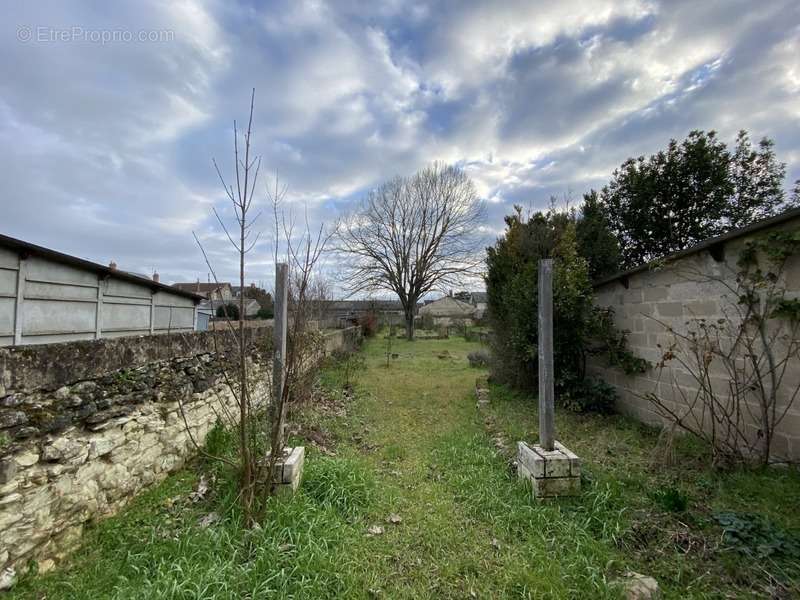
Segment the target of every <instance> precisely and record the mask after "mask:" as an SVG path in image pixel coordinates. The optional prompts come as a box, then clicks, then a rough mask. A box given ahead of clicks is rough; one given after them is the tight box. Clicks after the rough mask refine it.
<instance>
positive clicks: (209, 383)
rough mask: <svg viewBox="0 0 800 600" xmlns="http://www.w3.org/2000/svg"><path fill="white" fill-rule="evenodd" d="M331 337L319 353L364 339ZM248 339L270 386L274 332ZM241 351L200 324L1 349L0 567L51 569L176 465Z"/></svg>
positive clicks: (258, 372)
mask: <svg viewBox="0 0 800 600" xmlns="http://www.w3.org/2000/svg"><path fill="white" fill-rule="evenodd" d="M334 333H335V335H333V336H328V335H325V334H324V335H325V343H324V344H322V345H321V346H322V347H324V349H325V350H324V351H322V352H319V354H318V355H317V358H319V356H321V355H322V354H324V353H325V352H330V351H332V350H334V349H337V348H341V347H344V346H346V345H350V344H355V343H357V340H358V333H359V332H358V330H357V329H355V328H354V331H349V330H343V331H337V332H334ZM247 335H248V344H249V348H250V357H251V361H252V365H253V371H252V372H253V375H254V381H261V382H263V384H262V386H264V388H262V389H260V390H259V389H256V390H255V392H256V393H259V392H260V393H262V394H265V392H266V386H267V385H268V378H269V368H263V367H261V366H260V365H264V366H266V367H268V366H269V364H268V363H269V354H270V347H271V336H272V329H271V328H254V329H248V330H247ZM233 348H234V346H233V340H232V338H231V337H230V336H229V335H226V334H224V333H222V332H217V333H213V332H202V333H189V334H185V335H180V334H175V335H172V334H170V335H161V336H152V337H142V338H119V339H108V340H106V339H101V340H96V341H87V342H68V343H63V344H50V345H43V346H31V347H23V348H19V349H0V385H1V386H2V387H0V570H2V569H3V568H4V567H7V566H19V565H21V564H24V563H25V562H26V561H27V560H28V559H30V558H35V559H38V560H39V561H40V568H42V569H45V570H46V569H47V568H50V567H52V566H53V564H54V561H56V560H58V558H59V557H60V556H61V555H63V553H65V552H67V551H68V550H69V549H70V547H71V546H72V545H73V543H74V542H75V541H77V539H78V538H79V537H80V534H81V531H82V527H83V526H84V524H85V523H87V522H88V521H92V520H94V519H97V518H99V517H102V516H105V515H109V514H111V513H113V512H114V511H116V510H117V509H118V508H119V507H120V506H122V505H124V504H125V503H126V502H127V501H128V500H129V499H130V498H131V497H132V496H133V495H135V494H136V493H137V492H138V491H139V490H141V489H142V488H144V487H146V486H148V485H150V484H152V483H154V482H157V481H160V480H161V479H163V478H164V477H165V476H166V475H167V474H168V473H170V472H172V471H175V470H176V469H178V468H180V467H181V466H182V465H183V464H184V462H185V461H186V459H187V458H189V457H190V456H192V455H193V454H194V453H195V451H196V446H195V442H196V443H198V444H203V442H204V440H205V437H206V434H207V433H208V431H209V430H210V429H211V428H212V427H213V426H214V425H215V423H216V422H217V418H218V414H219V413H220V411H221V410H225V408H227V409H228V410H230V409H233V408H235V401H234V399H233V397H232V396H231V395H230V393H229V390H228V388H227V386H226V385H225V384H224V383H223V382H222V371H223V370H224V369H225V368H226V365H228V363H229V361H230V360H231V357H232V356H233V355H234V354H233V352H232V350H233ZM265 395H266V394H265ZM235 413H236V411H235V410H234V411H233V414H235ZM193 440H194V441H193Z"/></svg>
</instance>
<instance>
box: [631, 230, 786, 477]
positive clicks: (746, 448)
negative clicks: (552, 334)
mask: <svg viewBox="0 0 800 600" xmlns="http://www.w3.org/2000/svg"><path fill="white" fill-rule="evenodd" d="M798 250H800V231H794V232H785V231H780V232H773V233H770V234H768V235H766V236H763V237H760V238H758V239H755V240H751V241H748V242H747V243H746V245H745V248H744V249H743V251H742V253H741V254H740V256H739V259H738V262H737V267H738V271H737V272H735V273H734V274H733V275H734V276H733V277H724V276H721V277H709V276H708V275H706V274H704V273H692V274H691V276H692V277H694V278H695V280H701V281H712V282H715V283H716V284H719V285H722V286H723V287H724V288H725V289H726V290H727V293H726V294H725V297H729V298H733V300H732V301H730V302H729V303H728V304H727V305H726V306H724V307H723V316H722V317H720V318H718V319H715V320H713V319H712V320H709V319H704V318H693V319H691V320H689V322H688V323H687V331H686V332H685V333H682V332H677V331H675V330H674V329H672V328H670V327H669V326H668V325H667V324H664V323H662V325H663V326H664V327H665V328H666V329H667V330H668V331H669V333H670V335H671V342H670V343H669V344H668V345H667V347H666V348H663V356H662V358H661V360H660V361H659V362H658V363H657V364H656V368H657V369H658V371H659V377H660V378H661V377H663V376H664V373H666V372H669V373H670V374H671V381H670V383H671V389H672V390H673V391H674V394H675V396H676V397H677V399H678V402H675V403H673V402H672V401H671V400H670V399H667V398H663V397H662V396H661V395H659V394H656V393H652V394H647V395H646V396H645V397H646V398H647V399H648V400H649V401H650V402H651V403H652V404H653V405H654V407H655V408H656V411H657V412H658V413H659V414H660V415H662V416H664V417H666V418H667V419H668V420H670V421H671V422H672V423H673V424H674V425H677V426H678V427H679V428H681V429H683V430H685V431H688V432H690V433H692V434H694V435H696V436H697V437H700V438H702V439H703V440H705V441H706V442H708V444H709V446H710V447H711V449H712V461H713V462H714V464H716V465H719V464H723V463H729V462H740V461H751V460H753V459H754V458H757V460H758V461H759V462H760V463H761V464H764V465H766V464H768V463H770V462H772V460H773V442H774V439H775V433H776V430H777V428H778V426H779V425H780V424H781V422H782V421H783V419H784V417H785V416H786V414H787V412H788V411H789V410H790V409H791V407H792V405H793V404H794V402H795V400H796V398H797V396H798V393H800V384H799V383H797V380H796V378H794V379H793V378H791V377H788V378H787V374H789V373H791V371H792V369H797V368H799V367H800V362H798V361H800V338H799V337H798V331H799V328H800V300H797V299H796V298H789V297H788V296H787V294H786V288H785V277H784V269H785V266H786V262H787V260H788V259H789V258H790V257H792V256H795V255H796V254H797V253H798ZM668 367H669V369H668ZM676 372H678V373H681V372H682V373H683V374H685V375H686V376H687V377H688V378H689V380H690V381H691V383H692V385H691V386H690V385H687V384H686V383H685V382H679V381H677V380H676V377H677V376H676V375H675V373H676Z"/></svg>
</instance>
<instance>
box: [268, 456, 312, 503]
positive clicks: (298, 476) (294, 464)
mask: <svg viewBox="0 0 800 600" xmlns="http://www.w3.org/2000/svg"><path fill="white" fill-rule="evenodd" d="M305 459H306V449H305V448H304V447H303V446H295V447H294V448H284V450H283V457H282V458H280V459H278V460H277V461H276V462H275V472H274V473H275V480H276V481H278V482H279V484H278V489H277V490H276V492H277V493H278V494H281V495H283V494H289V495H291V494H294V493H295V492H296V491H297V488H299V487H300V481H301V480H302V478H303V465H304V464H305ZM267 460H269V459H267Z"/></svg>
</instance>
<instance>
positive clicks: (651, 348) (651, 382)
mask: <svg viewBox="0 0 800 600" xmlns="http://www.w3.org/2000/svg"><path fill="white" fill-rule="evenodd" d="M776 228H780V229H790V230H797V229H800V217H798V218H794V219H791V220H789V221H785V222H783V223H780V224H777V225H776V226H775V227H774V228H767V229H762V230H760V231H758V232H754V233H752V234H748V235H744V236H741V237H735V238H733V239H730V240H727V241H725V243H724V255H723V256H722V257H720V255H719V253H717V258H722V260H721V261H719V260H717V259H715V258H714V257H713V256H712V255H711V253H710V252H709V251H707V250H702V251H699V252H694V253H688V254H685V255H683V256H681V257H679V258H677V259H675V260H671V261H667V262H666V263H665V264H664V265H663V266H660V267H659V268H651V269H646V270H642V271H639V272H635V273H632V274H630V275H629V276H627V277H618V278H616V279H612V280H609V281H606V282H604V283H602V284H600V285H597V286H595V290H594V292H595V303H596V305H598V306H603V307H610V308H612V309H613V310H614V315H615V317H614V321H615V324H616V326H617V327H618V328H619V329H620V330H624V331H627V332H629V333H628V347H629V349H630V350H631V351H632V352H633V353H634V354H635V355H636V356H639V357H642V358H644V359H646V360H648V361H650V362H651V363H656V362H658V361H659V360H660V359H661V358H662V356H663V352H664V348H667V347H668V346H669V344H670V343H671V342H672V341H673V340H674V336H673V335H672V334H671V333H670V331H669V330H670V329H672V330H674V331H676V332H680V333H685V332H686V331H687V330H688V328H689V323H690V322H691V321H692V320H693V319H699V318H705V319H707V320H708V321H709V322H714V321H716V320H717V319H723V318H726V314H730V313H731V310H730V309H731V307H733V306H734V304H735V303H736V297H735V294H734V293H733V291H732V290H731V289H729V288H727V287H726V285H725V284H724V283H723V282H720V281H719V279H722V280H723V281H724V282H725V283H728V284H730V285H731V286H732V287H733V288H734V289H735V274H736V272H737V271H738V268H737V265H736V261H737V259H738V256H739V253H740V251H741V249H742V248H743V246H744V244H745V242H746V241H747V240H748V239H752V237H753V236H758V235H764V234H765V233H767V232H768V231H769V230H771V229H776ZM784 284H785V287H786V289H787V295H788V296H789V297H795V298H796V297H800V257H793V258H791V259H790V260H789V262H788V263H787V266H786V270H785V272H784ZM626 285H627V287H626ZM659 344H660V345H661V348H659ZM588 371H589V373H591V374H594V375H596V376H599V377H601V378H602V379H604V380H606V381H607V382H608V383H610V384H611V385H612V386H613V387H614V388H615V389H616V391H617V393H618V396H619V400H618V409H619V410H620V412H623V413H625V414H628V415H630V416H633V417H635V418H636V419H639V420H641V421H643V422H645V423H648V424H653V425H660V424H664V423H666V422H667V419H666V418H665V416H664V415H662V414H659V412H658V410H657V409H656V407H655V405H653V404H652V403H651V402H649V401H648V400H646V399H645V398H644V396H646V395H647V394H649V393H655V394H657V395H659V397H660V398H662V399H664V400H666V401H667V402H668V403H670V405H671V406H673V407H676V408H685V403H684V402H683V399H682V398H683V396H682V395H681V393H680V391H679V390H678V389H677V388H678V387H680V389H681V390H683V392H684V393H685V394H686V396H687V397H690V398H691V397H692V395H693V393H694V392H695V391H696V389H697V384H696V382H695V381H694V379H693V378H692V377H691V375H690V374H689V373H688V372H687V371H684V370H682V369H681V368H679V367H678V366H677V364H676V362H675V361H671V362H670V363H668V366H667V367H666V368H664V369H663V370H662V371H659V369H656V368H651V369H649V370H648V371H647V372H645V373H642V374H638V375H634V376H628V375H626V374H625V373H624V372H623V371H622V370H621V369H619V368H616V367H610V366H608V364H607V361H606V360H605V359H604V358H602V357H594V358H592V359H590V361H589V365H588ZM798 383H800V363H798V361H796V360H793V361H792V362H791V363H790V364H789V366H788V369H787V375H786V378H785V382H784V386H783V388H782V390H781V393H780V394H779V402H778V408H779V410H782V409H783V408H784V407H785V406H786V403H787V402H788V401H789V396H790V395H791V394H792V393H793V392H794V390H795V389H796V386H797V384H798ZM714 384H715V385H719V386H720V389H725V388H726V387H727V384H728V380H727V379H726V378H725V377H724V373H719V376H718V377H717V378H716V379H715V382H714ZM749 433H750V435H751V436H757V435H758V434H757V427H756V426H755V424H753V426H752V427H749ZM773 449H774V453H775V455H777V456H778V457H783V458H786V459H790V460H793V461H798V460H800V399H798V401H796V402H795V403H794V404H793V405H792V407H791V408H790V409H789V411H788V413H787V415H786V417H785V418H784V420H783V422H782V423H781V426H780V427H779V429H778V432H777V435H776V437H775V440H774V443H773Z"/></svg>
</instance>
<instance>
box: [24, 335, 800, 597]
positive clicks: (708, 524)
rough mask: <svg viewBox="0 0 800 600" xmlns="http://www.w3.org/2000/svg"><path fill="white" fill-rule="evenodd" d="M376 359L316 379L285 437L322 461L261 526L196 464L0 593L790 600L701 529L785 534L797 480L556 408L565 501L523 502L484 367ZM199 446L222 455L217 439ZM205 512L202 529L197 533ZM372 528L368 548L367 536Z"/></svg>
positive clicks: (443, 356) (272, 507)
mask: <svg viewBox="0 0 800 600" xmlns="http://www.w3.org/2000/svg"><path fill="white" fill-rule="evenodd" d="M385 343H386V342H385V340H384V339H383V338H382V337H380V336H379V337H378V338H376V339H373V340H370V341H368V342H367V344H366V346H365V349H364V351H363V354H364V358H365V367H364V369H363V370H362V371H360V372H359V373H357V375H356V378H355V379H356V394H355V398H354V399H352V400H345V399H343V396H342V395H340V394H339V393H338V392H337V389H340V388H341V385H342V378H341V373H339V372H338V371H337V369H336V368H335V366H330V367H328V368H326V369H325V370H323V372H322V373H321V381H322V383H323V385H324V386H327V387H328V388H330V392H329V397H332V398H333V399H334V400H336V403H335V404H336V406H343V407H344V409H345V410H346V412H342V411H341V410H338V409H336V410H331V409H330V407H329V408H328V409H325V408H324V407H309V408H306V409H304V410H302V411H300V412H299V413H298V414H297V415H295V416H296V420H297V421H298V423H299V425H300V431H299V434H298V435H299V436H300V437H302V436H303V435H305V434H306V433H307V432H311V431H313V432H314V433H315V435H316V437H315V438H313V439H315V440H317V441H319V440H324V444H323V445H324V447H325V454H323V453H322V452H319V451H316V450H315V449H314V448H312V447H311V445H310V443H307V447H308V450H309V455H308V458H307V462H306V471H305V476H304V481H303V485H302V488H301V491H300V492H299V493H298V494H297V495H296V496H295V497H294V498H293V499H271V500H270V501H269V503H268V504H267V507H266V514H265V517H264V518H263V519H262V522H261V527H260V528H256V529H253V530H249V531H245V530H242V528H241V527H240V526H239V518H238V515H237V511H236V510H235V509H231V508H230V506H231V505H232V504H233V505H234V506H235V490H234V488H233V486H232V485H231V483H230V482H231V480H232V477H231V474H230V473H226V472H225V471H224V470H223V469H219V468H211V467H210V466H209V465H203V464H198V465H196V466H195V467H193V468H191V469H187V470H185V471H183V472H181V473H179V474H177V475H175V476H172V477H170V478H169V479H168V480H167V481H165V482H164V483H162V484H161V485H160V486H158V487H156V488H155V489H153V490H151V491H149V492H147V493H145V494H142V495H141V496H139V497H138V498H136V499H135V500H134V501H133V502H132V504H131V505H130V506H129V507H128V508H127V509H125V510H124V511H122V512H121V513H120V514H119V515H118V516H116V517H113V518H111V519H108V520H105V521H103V522H101V523H99V524H97V525H95V526H93V527H91V528H89V531H88V532H87V534H86V536H85V538H84V544H83V547H82V548H81V550H80V551H78V552H75V553H74V554H73V555H72V558H71V560H70V561H69V562H68V563H67V564H66V565H64V566H62V567H61V568H60V569H58V570H57V571H55V572H53V573H50V574H47V575H44V576H35V575H33V574H31V575H28V576H26V577H25V578H23V580H22V581H21V582H20V584H19V585H18V586H17V588H16V589H15V590H14V592H13V593H12V594H11V595H10V596H9V597H14V598H38V597H44V596H46V597H47V598H51V599H52V598H262V597H270V598H272V597H275V598H465V597H467V598H468V597H471V596H473V595H474V596H475V597H480V598H484V597H486V598H489V597H491V598H618V597H620V591H619V588H618V587H616V586H614V585H613V581H614V579H615V578H617V577H619V576H620V574H621V573H623V572H624V571H626V570H629V569H630V570H636V571H639V572H643V573H647V574H649V575H653V576H654V577H656V578H657V579H658V580H659V582H660V584H661V586H662V588H663V589H664V591H665V594H666V597H668V598H686V597H698V598H702V597H709V598H711V597H736V596H742V597H747V596H750V595H752V594H761V595H764V594H766V593H767V592H768V591H769V590H768V588H767V586H768V585H774V582H773V581H771V580H770V577H769V576H768V575H767V573H769V574H770V575H772V576H773V577H774V578H776V580H777V581H779V582H781V584H782V585H783V586H784V587H786V588H788V589H791V590H793V591H794V593H797V591H798V587H797V585H798V584H797V577H798V574H797V572H798V568H797V564H792V562H791V561H789V560H786V559H783V558H780V557H775V558H770V559H768V560H760V561H754V560H752V559H750V558H748V557H746V556H743V555H742V554H741V553H739V552H736V551H734V550H724V549H722V548H721V547H720V545H719V539H720V536H721V529H720V527H719V525H718V524H717V523H716V521H715V520H714V517H713V515H714V514H716V513H718V512H720V511H731V512H736V513H758V514H760V515H763V516H764V518H766V519H768V520H769V522H770V523H772V524H774V525H775V526H776V527H779V528H781V530H782V531H786V532H790V533H791V534H795V533H796V532H797V530H798V528H799V526H800V515H798V514H797V512H798V511H796V510H792V509H791V507H795V506H798V505H800V477H798V474H797V473H796V472H795V471H790V470H779V471H769V472H766V473H765V472H757V471H755V472H748V471H740V472H734V473H716V472H712V471H708V470H706V469H705V468H704V467H703V465H704V460H703V459H704V451H703V448H702V447H700V446H699V445H698V444H695V443H692V442H691V441H690V440H688V439H682V440H679V442H678V443H677V445H676V449H675V454H676V465H675V466H664V465H661V464H658V463H655V462H654V461H653V454H654V449H655V448H656V445H657V442H658V435H657V433H656V432H654V431H652V430H650V429H647V428H645V427H642V426H640V425H638V424H636V423H633V422H631V421H629V420H626V419H624V418H622V417H619V416H612V417H599V416H582V415H575V414H569V413H566V412H564V411H559V412H558V414H557V429H558V432H559V439H561V440H562V441H563V442H564V443H565V444H567V445H568V446H569V447H570V448H572V449H573V450H575V451H576V452H577V453H578V454H579V455H580V456H581V457H582V459H583V461H584V462H583V464H584V471H585V473H586V475H585V477H584V482H583V492H582V494H581V496H580V497H578V498H575V499H565V500H559V501H546V502H539V501H536V500H534V499H532V498H531V493H530V489H529V488H527V487H526V486H525V484H523V483H520V482H518V481H517V479H516V477H515V475H514V473H513V471H512V469H511V468H510V466H509V462H508V459H509V457H510V456H511V455H512V454H513V448H514V444H515V442H516V440H518V439H525V440H533V439H535V436H536V411H535V406H534V402H533V400H532V399H531V398H527V397H524V396H522V395H519V394H516V393H513V392H510V391H509V390H507V389H505V388H503V387H501V386H492V389H491V403H490V405H489V407H488V408H487V409H486V411H485V413H484V414H479V413H478V411H477V409H476V408H475V398H474V394H473V388H474V383H475V378H476V377H477V376H480V375H483V374H484V371H482V370H479V369H473V368H470V367H469V366H468V364H467V360H466V356H467V354H468V353H469V352H470V351H472V350H474V349H475V348H476V347H477V344H474V343H467V342H465V341H464V340H462V339H459V338H451V339H449V340H426V341H424V342H407V341H404V340H393V342H392V352H395V353H397V354H399V357H398V358H397V359H392V360H391V361H390V366H389V367H388V368H387V366H386V355H385ZM445 350H446V351H447V352H446V353H445V352H444V351H445ZM334 408H335V407H334ZM487 419H488V421H487ZM487 423H488V425H487ZM498 437H499V438H502V440H501V441H502V442H504V444H505V448H506V450H498V449H497V448H496V447H495V440H496V438H498ZM209 443H210V444H212V445H214V446H215V449H216V450H217V451H220V450H224V448H225V446H226V445H227V444H230V443H231V440H230V437H229V436H226V435H225V433H224V432H217V433H216V434H215V435H214V437H213V439H212V440H211V441H210V442H209ZM201 472H204V473H206V475H209V474H211V473H213V474H216V476H217V479H216V481H215V482H214V483H212V491H213V493H212V494H211V496H210V497H209V498H208V499H206V500H204V501H201V502H198V503H192V502H191V501H190V500H189V499H188V494H189V492H190V491H191V490H192V488H193V486H194V485H195V483H196V480H197V478H198V477H199V474H200V473H201ZM211 511H216V512H218V513H219V514H220V515H221V519H220V521H219V522H217V523H215V524H213V525H211V526H210V527H208V528H203V527H201V526H200V525H199V520H200V519H201V518H202V517H203V516H204V515H207V514H208V513H209V512H211ZM390 515H398V516H399V517H400V519H401V521H400V522H399V523H392V522H389V519H388V518H389V516H390ZM376 526H378V527H381V528H382V529H383V533H381V534H370V533H369V531H370V528H373V529H372V530H373V531H377V530H376V529H374V527H376ZM762 529H763V528H762ZM759 531H761V530H759ZM767 531H769V529H767ZM792 586H794V587H792Z"/></svg>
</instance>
